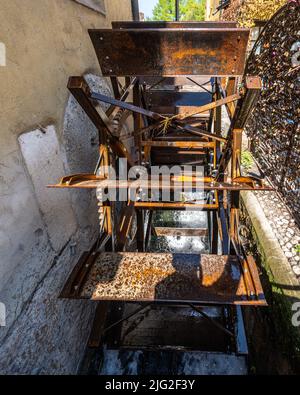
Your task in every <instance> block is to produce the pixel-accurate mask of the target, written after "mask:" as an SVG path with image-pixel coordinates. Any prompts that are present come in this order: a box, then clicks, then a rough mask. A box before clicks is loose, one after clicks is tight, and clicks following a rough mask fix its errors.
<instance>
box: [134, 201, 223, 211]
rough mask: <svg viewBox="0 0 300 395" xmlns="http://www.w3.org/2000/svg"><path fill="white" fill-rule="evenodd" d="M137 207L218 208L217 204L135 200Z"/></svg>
mask: <svg viewBox="0 0 300 395" xmlns="http://www.w3.org/2000/svg"><path fill="white" fill-rule="evenodd" d="M135 208H137V209H144V210H178V211H181V210H183V211H185V210H189V211H202V210H216V209H217V208H218V205H217V204H206V203H183V202H135Z"/></svg>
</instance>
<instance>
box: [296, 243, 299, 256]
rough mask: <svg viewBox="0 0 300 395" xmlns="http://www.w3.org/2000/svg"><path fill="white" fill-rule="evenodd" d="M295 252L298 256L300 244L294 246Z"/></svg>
mask: <svg viewBox="0 0 300 395" xmlns="http://www.w3.org/2000/svg"><path fill="white" fill-rule="evenodd" d="M295 252H297V254H300V244H297V245H296V246H295Z"/></svg>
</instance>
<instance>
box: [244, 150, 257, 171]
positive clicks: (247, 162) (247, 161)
mask: <svg viewBox="0 0 300 395" xmlns="http://www.w3.org/2000/svg"><path fill="white" fill-rule="evenodd" d="M253 163H254V161H253V158H252V155H251V152H249V151H243V152H242V166H243V168H244V169H245V170H246V171H248V170H250V169H251V167H252V166H253Z"/></svg>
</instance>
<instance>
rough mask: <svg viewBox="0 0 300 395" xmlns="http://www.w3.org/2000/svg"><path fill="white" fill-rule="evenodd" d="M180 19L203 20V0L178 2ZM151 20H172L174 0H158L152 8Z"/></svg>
mask: <svg viewBox="0 0 300 395" xmlns="http://www.w3.org/2000/svg"><path fill="white" fill-rule="evenodd" d="M179 10H180V20H181V21H204V19H205V0H181V1H180V2H179ZM149 20H153V21H174V20H175V0H158V3H157V4H156V6H155V7H154V9H153V17H152V18H150V19H149Z"/></svg>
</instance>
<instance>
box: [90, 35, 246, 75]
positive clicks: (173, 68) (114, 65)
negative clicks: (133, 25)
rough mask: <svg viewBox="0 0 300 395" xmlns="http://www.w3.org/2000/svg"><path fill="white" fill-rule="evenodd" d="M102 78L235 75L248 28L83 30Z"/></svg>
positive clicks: (241, 63)
mask: <svg viewBox="0 0 300 395" xmlns="http://www.w3.org/2000/svg"><path fill="white" fill-rule="evenodd" d="M89 34H90V37H91V40H92V42H93V45H94V48H95V51H96V54H97V57H98V60H99V63H100V67H101V70H102V73H103V75H104V76H110V77H111V76H166V77H168V76H170V77H171V76H176V75H205V76H235V75H242V74H243V73H244V64H245V56H246V49H247V43H248V38H249V29H243V28H239V29H145V30H140V29H136V30H135V29H129V30H109V29H92V30H89Z"/></svg>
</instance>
